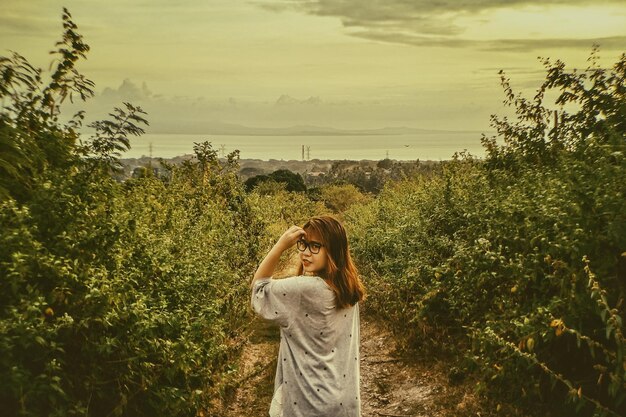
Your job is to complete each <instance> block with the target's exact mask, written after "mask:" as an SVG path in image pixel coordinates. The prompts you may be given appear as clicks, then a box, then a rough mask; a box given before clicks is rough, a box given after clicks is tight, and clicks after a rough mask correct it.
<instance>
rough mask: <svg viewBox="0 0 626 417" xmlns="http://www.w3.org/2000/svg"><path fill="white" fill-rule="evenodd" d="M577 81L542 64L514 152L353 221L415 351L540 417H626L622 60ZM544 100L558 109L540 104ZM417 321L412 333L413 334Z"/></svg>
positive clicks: (460, 159) (521, 104) (353, 213)
mask: <svg viewBox="0 0 626 417" xmlns="http://www.w3.org/2000/svg"><path fill="white" fill-rule="evenodd" d="M595 53H596V52H595V51H594V53H593V54H592V59H591V61H592V64H591V66H590V68H589V69H588V70H587V71H585V72H582V73H575V72H572V73H569V72H567V71H566V70H565V66H564V65H563V64H562V63H560V62H557V63H554V64H552V63H550V61H548V60H546V61H545V62H546V66H547V70H548V75H547V77H546V82H545V83H544V84H543V85H542V86H541V87H540V89H539V93H538V94H537V96H536V97H535V98H534V100H533V101H527V100H525V99H523V98H521V97H520V96H515V95H514V94H513V92H512V91H511V90H510V87H509V86H508V80H506V78H504V77H503V85H504V87H505V92H506V93H507V97H508V100H509V102H510V103H511V104H512V105H515V108H516V111H517V114H518V120H517V121H514V122H510V121H508V120H507V119H503V120H500V119H498V118H494V119H493V120H494V126H495V127H496V128H497V129H498V132H499V134H500V136H501V137H503V139H504V144H503V145H500V144H498V142H497V141H496V139H495V138H491V139H485V140H484V143H485V146H487V151H488V157H487V159H486V160H485V161H477V160H475V159H473V158H471V157H469V156H467V155H465V156H464V155H457V156H456V157H455V159H453V160H452V161H449V162H446V163H444V164H443V165H442V167H441V169H440V170H439V172H436V173H433V175H430V176H428V177H424V176H422V177H417V178H415V179H412V180H407V181H404V182H401V183H397V184H395V185H388V186H387V187H386V188H385V190H384V191H383V192H382V193H381V195H380V196H379V197H378V199H377V200H376V201H374V202H372V203H370V204H369V205H367V206H361V207H354V208H353V209H351V210H349V211H348V213H347V214H346V215H347V218H348V219H349V224H350V227H351V229H352V230H353V247H354V251H355V254H356V257H357V259H358V261H359V264H360V265H362V269H363V270H364V271H367V273H366V274H365V276H366V278H368V281H367V282H366V283H367V284H368V286H369V288H370V298H369V302H370V303H371V304H372V305H373V306H374V307H375V308H376V310H377V311H379V312H380V313H381V314H383V315H385V316H386V317H388V318H390V319H392V320H393V321H394V322H396V323H398V326H399V327H400V328H401V329H400V331H401V332H402V333H403V334H405V335H407V336H408V342H409V344H410V345H412V346H414V347H422V348H425V347H429V346H430V347H435V348H437V350H438V351H448V352H450V353H453V354H456V355H458V356H459V357H462V358H466V359H465V361H464V364H465V365H464V366H465V367H466V368H467V370H468V371H469V370H471V369H478V370H479V371H480V373H481V375H482V376H483V378H484V385H483V386H484V387H486V388H488V389H489V390H490V391H491V392H492V393H493V394H496V395H498V396H499V397H500V398H502V399H503V400H506V401H510V402H514V403H518V404H520V405H526V406H528V407H529V409H533V410H536V411H537V410H538V412H539V413H540V414H542V415H562V416H568V415H572V413H574V412H577V413H579V414H580V415H624V414H625V413H626V408H625V407H626V401H625V400H626V385H625V382H626V366H625V364H626V362H625V361H624V356H625V354H626V344H625V343H624V336H623V331H624V326H623V323H622V319H621V317H623V316H624V302H623V301H624V296H625V293H626V291H625V284H624V282H626V275H625V273H626V272H625V271H626V268H624V266H625V265H626V255H625V253H626V252H625V249H626V199H625V198H624V192H625V191H626V190H625V188H624V184H626V158H625V155H624V144H625V143H624V139H625V138H626V129H625V126H626V125H625V123H624V120H626V102H625V100H626V99H625V98H626V85H625V79H626V56H624V55H622V57H621V59H620V61H619V62H618V63H617V64H616V65H615V66H614V67H613V68H612V69H610V70H607V69H602V68H599V67H598V66H596V64H595V61H594V57H595ZM549 89H557V90H559V91H560V94H559V97H558V98H557V105H561V104H565V103H570V104H571V103H573V104H576V105H577V106H572V107H574V108H575V112H574V113H567V112H566V111H565V110H563V109H561V110H559V111H557V117H558V123H557V125H556V127H554V126H553V125H552V123H550V120H551V119H550V118H552V117H553V110H551V109H549V108H548V107H546V106H545V104H544V103H543V96H544V94H545V92H546V91H548V90H549ZM406 323H409V329H406V328H405V324H406Z"/></svg>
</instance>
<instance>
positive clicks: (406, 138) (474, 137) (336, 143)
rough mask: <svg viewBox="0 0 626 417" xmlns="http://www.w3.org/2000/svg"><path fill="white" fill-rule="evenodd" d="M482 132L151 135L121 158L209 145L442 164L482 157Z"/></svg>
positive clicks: (276, 155)
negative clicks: (464, 156)
mask: <svg viewBox="0 0 626 417" xmlns="http://www.w3.org/2000/svg"><path fill="white" fill-rule="evenodd" d="M480 139H481V134H480V133H479V132H452V133H449V132H445V133H443V132H442V133H418V134H401V135H354V136H353V135H337V136H335V135H322V136H238V135H201V134H159V133H152V134H151V133H146V134H144V135H142V136H140V137H137V138H135V137H132V138H131V149H130V150H129V151H127V152H125V153H124V154H123V155H122V158H140V157H142V156H152V157H153V158H173V157H176V156H182V155H188V154H192V153H193V146H194V143H200V142H204V141H208V142H210V143H211V144H212V145H213V149H215V150H216V151H218V155H220V156H223V155H227V154H228V153H230V152H232V151H234V150H236V149H238V150H239V152H240V158H241V159H260V160H266V161H268V160H272V159H274V160H303V159H306V160H311V159H321V160H344V159H347V160H373V161H376V160H381V159H385V158H389V159H395V160H398V161H410V160H413V161H414V160H418V159H419V160H421V161H427V160H431V161H441V160H447V159H451V158H452V156H453V155H454V154H455V153H456V152H463V151H466V152H468V153H470V154H471V155H473V156H475V157H478V158H481V157H483V156H484V154H485V151H484V149H483V147H482V145H481V142H480Z"/></svg>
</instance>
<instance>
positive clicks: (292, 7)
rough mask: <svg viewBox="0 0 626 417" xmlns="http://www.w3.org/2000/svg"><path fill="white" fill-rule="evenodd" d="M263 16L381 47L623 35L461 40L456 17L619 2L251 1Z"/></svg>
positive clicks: (584, 42) (520, 43)
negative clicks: (335, 27) (337, 26)
mask: <svg viewBox="0 0 626 417" xmlns="http://www.w3.org/2000/svg"><path fill="white" fill-rule="evenodd" d="M256 4H258V5H260V6H261V7H263V8H264V9H266V10H269V11H274V12H278V11H287V10H289V11H298V12H303V13H307V14H311V15H316V16H325V17H337V18H339V19H340V20H341V22H342V24H343V26H344V27H345V28H346V29H347V33H348V35H351V36H355V37H359V38H364V39H370V40H375V41H381V42H390V43H398V44H405V45H413V46H436V47H449V48H464V47H468V46H469V47H476V48H478V49H483V50H508V51H529V50H535V49H541V48H550V47H564V48H573V47H576V48H579V47H583V46H584V47H591V45H593V44H594V43H598V44H600V45H601V46H602V47H604V48H607V49H608V48H615V49H621V48H624V47H625V46H626V43H625V42H624V40H625V39H626V37H625V36H612V37H600V38H587V39H571V38H564V39H558V38H555V39H537V40H534V39H497V38H495V39H490V40H473V39H467V38H463V37H462V35H463V32H464V31H465V29H466V28H465V27H463V26H461V25H460V24H458V23H455V21H456V20H457V18H463V17H465V18H466V17H468V16H470V17H471V16H473V17H474V18H476V17H478V15H480V14H481V13H483V12H489V11H496V10H499V9H514V8H521V7H528V6H537V7H542V8H545V7H548V6H570V7H571V6H589V5H593V6H598V5H600V4H605V5H610V4H614V5H623V4H624V3H623V0H600V1H592V0H473V1H459V0H421V1H418V0H372V1H367V2H364V1H362V0H292V1H271V2H267V1H264V2H257V3H256Z"/></svg>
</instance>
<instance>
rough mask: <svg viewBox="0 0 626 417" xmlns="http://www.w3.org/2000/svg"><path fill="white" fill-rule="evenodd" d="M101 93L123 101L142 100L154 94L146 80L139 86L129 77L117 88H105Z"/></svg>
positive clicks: (106, 96)
mask: <svg viewBox="0 0 626 417" xmlns="http://www.w3.org/2000/svg"><path fill="white" fill-rule="evenodd" d="M101 95H102V97H103V98H106V99H109V100H123V101H141V100H146V99H148V98H150V97H152V96H153V94H152V92H151V91H150V90H149V89H148V86H147V85H146V83H145V82H144V83H143V84H142V85H141V87H139V86H138V85H136V84H135V83H133V82H132V81H131V80H129V79H125V80H124V82H122V85H120V86H119V87H118V88H117V89H112V88H109V87H107V88H105V89H104V90H103V91H102V94H101Z"/></svg>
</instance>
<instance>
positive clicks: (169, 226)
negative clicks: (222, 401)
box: [0, 11, 262, 416]
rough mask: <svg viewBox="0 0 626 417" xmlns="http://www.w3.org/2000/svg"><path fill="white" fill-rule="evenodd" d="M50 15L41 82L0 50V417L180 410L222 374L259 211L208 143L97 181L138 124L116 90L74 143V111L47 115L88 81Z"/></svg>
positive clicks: (215, 388)
mask: <svg viewBox="0 0 626 417" xmlns="http://www.w3.org/2000/svg"><path fill="white" fill-rule="evenodd" d="M63 20H64V27H65V30H66V31H65V34H64V42H62V43H61V44H60V49H59V51H58V53H59V54H60V56H61V59H60V61H59V64H58V65H59V68H58V69H57V70H56V71H55V72H54V73H53V75H52V77H51V78H52V79H51V81H50V84H49V85H48V86H45V85H43V81H42V77H41V71H40V70H36V69H34V68H32V67H31V66H30V65H29V64H28V63H27V62H26V60H25V59H23V58H22V57H20V56H18V55H14V56H13V58H11V59H6V58H3V59H1V60H0V64H1V65H2V68H1V70H2V74H3V77H2V81H0V86H1V88H0V93H1V94H2V97H3V99H4V100H6V102H7V103H8V105H7V106H6V107H5V108H4V109H3V110H2V113H1V114H0V120H1V121H2V124H1V125H0V132H1V133H2V134H1V135H0V137H1V138H2V142H1V143H2V144H3V146H5V145H6V146H7V149H10V150H11V152H12V153H11V154H10V155H9V156H8V157H7V158H5V159H3V161H2V165H1V166H2V167H3V168H2V169H5V171H4V172H6V173H9V174H10V175H8V176H7V177H6V178H3V182H2V183H1V184H0V186H1V187H2V188H1V191H2V193H1V194H2V196H1V197H2V200H1V201H0V241H2V245H0V276H2V280H1V281H0V329H1V332H0V391H1V393H0V404H1V408H2V411H3V413H4V414H3V415H23V416H40V415H50V416H67V415H93V416H101V415H102V416H108V415H196V414H197V413H198V412H199V410H201V409H210V407H211V402H212V401H214V400H215V399H216V398H219V395H221V390H223V388H224V386H225V382H227V381H228V378H229V375H230V374H231V373H232V372H233V368H232V367H231V366H230V363H231V362H232V360H231V359H232V357H233V355H235V354H236V353H237V349H238V345H237V340H238V339H239V338H240V337H241V333H242V330H241V327H242V326H244V325H245V323H246V322H247V321H248V316H247V314H246V310H247V305H248V302H247V300H248V296H247V293H248V283H249V278H248V277H250V276H251V275H252V273H253V271H254V266H255V265H254V260H255V259H256V258H257V257H258V249H259V245H260V240H259V236H260V235H261V232H262V229H261V228H260V227H261V223H260V222H259V221H258V220H257V217H256V215H255V214H254V212H253V209H252V207H251V206H250V205H249V203H248V201H247V199H246V194H245V192H244V189H243V186H242V184H241V183H240V182H239V180H238V179H237V177H236V175H235V172H236V165H237V157H238V155H237V153H233V154H231V155H230V156H229V159H228V161H226V162H225V163H222V162H220V161H219V160H218V159H217V157H216V153H215V152H214V151H213V150H212V147H211V146H210V144H209V143H202V144H197V145H196V147H195V149H194V151H195V154H196V158H195V159H194V160H191V161H188V162H187V163H185V164H184V165H183V166H180V167H169V168H170V171H171V172H170V174H171V175H170V176H169V177H168V178H169V179H168V180H167V181H166V182H164V181H163V180H160V179H156V178H153V177H151V176H149V175H148V176H146V177H145V178H141V179H136V180H129V181H127V182H125V183H123V184H121V183H118V182H116V181H114V180H113V179H112V177H111V175H110V174H111V172H113V171H114V170H115V169H116V167H117V166H118V162H119V161H118V159H117V158H118V156H119V154H120V152H121V151H123V150H125V149H127V148H128V147H129V146H130V142H129V136H130V135H135V134H140V133H141V131H142V129H141V128H140V127H139V125H140V124H144V123H147V122H146V120H145V119H144V118H143V116H142V115H143V114H144V113H143V111H142V110H141V109H140V108H138V107H134V106H132V105H130V104H126V106H125V109H124V110H121V109H116V110H114V112H113V113H112V114H111V120H108V121H102V122H96V123H95V124H93V125H92V126H93V127H95V128H96V134H95V135H94V136H93V137H92V139H91V140H89V141H86V142H79V141H78V129H79V127H80V121H81V120H82V117H83V115H82V114H79V116H78V117H77V118H75V119H73V122H71V123H70V125H66V126H62V125H60V123H59V122H58V119H59V112H60V110H59V107H58V105H59V103H60V102H62V101H63V99H64V98H65V97H69V96H70V95H71V94H77V95H79V96H81V97H83V98H85V97H88V96H89V95H90V93H89V91H90V90H89V89H88V87H90V86H92V83H91V82H89V81H87V80H86V79H84V78H83V77H82V76H81V75H79V74H78V73H77V72H75V70H74V69H73V63H74V62H75V61H76V59H77V58H78V57H80V56H83V55H84V53H85V52H86V51H87V50H88V47H87V46H86V45H85V44H84V43H82V41H81V38H80V36H79V35H78V34H76V32H75V29H76V26H75V25H74V23H73V22H72V21H71V16H70V15H69V13H68V12H67V11H65V12H64V16H63ZM40 92H41V93H40ZM31 151H32V152H31ZM27 156H28V157H27ZM209 412H210V410H209Z"/></svg>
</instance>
